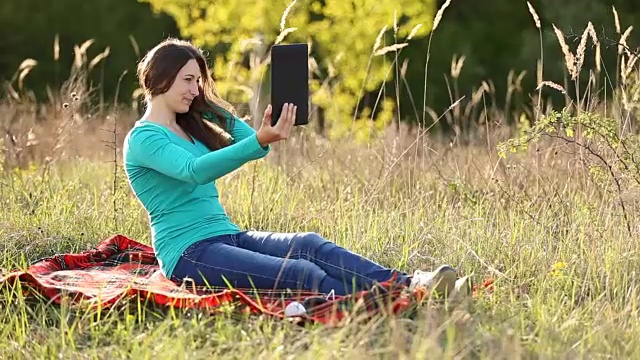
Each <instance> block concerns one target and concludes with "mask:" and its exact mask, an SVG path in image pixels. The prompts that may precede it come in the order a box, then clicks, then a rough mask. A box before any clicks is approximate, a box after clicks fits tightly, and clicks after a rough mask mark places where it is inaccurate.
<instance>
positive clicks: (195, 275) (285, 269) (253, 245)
mask: <svg viewBox="0 0 640 360" xmlns="http://www.w3.org/2000/svg"><path fill="white" fill-rule="evenodd" d="M394 274H396V276H397V280H396V281H397V282H405V283H408V282H409V281H410V277H409V275H407V274H405V273H402V272H399V271H396V270H394V269H389V268H385V267H383V266H381V265H378V264H376V263H375V262H373V261H371V260H369V259H366V258H364V257H362V256H360V255H357V254H354V253H352V252H350V251H348V250H346V249H344V248H342V247H340V246H337V245H336V244H334V243H332V242H330V241H328V240H326V239H324V238H323V237H322V236H320V235H318V234H316V233H272V232H257V231H245V232H241V233H238V234H233V235H221V236H216V237H213V238H210V239H205V240H201V241H199V242H196V243H194V244H193V245H191V246H190V247H188V248H187V249H186V250H185V251H184V253H183V254H182V256H181V257H180V260H179V261H178V263H177V265H176V267H175V269H174V271H173V274H172V276H171V279H172V280H173V281H176V282H181V281H182V280H183V279H184V278H190V279H191V280H193V281H194V282H195V283H196V284H197V285H200V286H216V287H227V286H228V285H231V286H233V287H236V288H256V289H292V290H310V291H319V292H322V293H330V292H331V291H332V290H333V291H334V293H335V294H336V295H346V294H351V293H354V292H357V291H360V290H364V289H367V288H370V287H371V286H373V285H374V284H375V283H376V282H383V281H386V280H389V279H390V278H391V277H392V276H393V275H394ZM227 282H228V283H227Z"/></svg>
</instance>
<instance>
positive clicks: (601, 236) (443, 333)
mask: <svg viewBox="0 0 640 360" xmlns="http://www.w3.org/2000/svg"><path fill="white" fill-rule="evenodd" d="M297 140H298V139H294V140H292V141H291V143H290V144H286V145H279V146H277V147H276V149H274V152H273V154H271V156H270V157H269V158H268V159H267V160H266V161H260V162H256V163H252V164H251V165H249V166H246V167H244V168H242V169H241V170H239V171H237V172H235V173H233V174H231V175H229V176H228V177H227V178H225V179H222V180H220V181H219V186H220V189H221V192H222V194H223V200H222V201H223V202H224V205H225V206H226V208H227V209H228V211H229V213H230V215H231V216H232V217H233V219H234V220H235V221H237V222H238V224H239V225H240V226H242V227H245V228H246V227H253V228H259V229H266V230H272V231H307V230H311V231H317V232H319V233H321V234H323V235H324V236H325V237H327V238H329V239H331V240H334V241H336V242H337V243H338V244H340V245H342V246H344V247H347V248H349V249H352V250H354V251H356V252H359V253H361V254H363V255H366V256H368V257H371V258H373V259H376V260H377V261H379V262H381V263H383V264H385V265H388V266H394V267H398V268H400V269H402V270H406V271H412V270H413V269H416V268H418V269H429V268H433V267H434V266H437V265H438V264H440V263H443V262H447V263H451V264H453V265H455V266H457V267H458V269H459V270H460V272H461V273H471V272H474V273H476V274H478V275H479V278H484V277H493V278H495V279H496V291H495V293H494V294H493V295H491V296H487V297H482V298H479V299H477V300H476V301H475V302H474V303H473V304H472V305H470V306H464V307H459V308H455V309H449V310H443V309H433V308H426V307H425V308H424V309H422V310H421V311H420V314H419V316H418V317H417V318H416V319H413V320H410V319H402V318H399V319H394V318H385V317H381V318H380V319H375V320H374V321H372V322H367V323H365V322H361V321H354V322H353V323H351V324H348V325H346V326H345V327H343V328H339V329H327V328H323V327H322V326H312V327H308V328H300V327H297V326H294V325H289V324H285V323H282V322H278V321H273V320H271V319H266V318H258V317H256V318H251V319H243V318H240V317H239V316H237V315H234V314H228V315H219V316H214V317H211V316H206V315H203V314H197V313H193V312H172V311H163V310H162V309H149V308H145V307H142V308H138V307H137V306H136V304H123V305H122V306H119V307H116V308H115V309H113V310H111V311H109V312H107V313H103V314H97V313H92V312H91V311H87V310H86V309H82V308H79V309H78V308H73V307H71V306H68V305H62V306H52V305H47V304H46V303H45V302H44V301H40V300H33V299H25V298H23V297H22V296H21V295H20V293H19V292H17V291H15V290H12V289H5V290H2V293H1V295H0V299H1V303H2V307H1V308H0V319H1V320H0V324H2V325H1V326H0V338H1V339H3V341H1V342H0V352H2V353H4V354H12V355H11V356H12V357H15V358H31V357H37V358H41V357H60V356H61V357H64V358H121V357H127V358H128V357H133V358H153V357H157V356H162V357H167V358H200V357H205V356H210V355H216V356H221V357H222V356H224V357H229V358H263V357H267V358H293V357H295V358H298V357H303V358H304V357H314V358H334V357H337V356H340V357H343V356H348V357H353V358H363V357H370V356H375V357H382V358H453V357H461V356H465V355H466V356H470V357H472V358H475V357H482V358H485V357H486V358H515V357H519V356H523V357H554V358H557V357H569V358H574V357H583V356H587V357H609V356H611V357H616V358H620V357H627V356H630V355H631V354H633V353H635V352H636V351H637V350H638V342H637V340H636V339H635V336H633V334H634V333H636V332H637V331H638V330H640V329H639V326H638V321H639V320H640V317H639V316H638V309H637V305H638V304H637V300H636V299H637V298H638V287H637V284H636V280H635V275H634V274H635V273H634V272H633V271H632V270H631V269H634V268H635V266H634V265H635V263H636V261H637V259H636V255H635V254H636V253H637V252H638V250H639V249H638V245H637V243H635V242H633V241H630V238H629V237H628V234H627V232H626V230H625V228H624V226H621V219H620V215H619V209H618V208H617V207H616V204H615V201H614V199H613V198H610V197H608V196H606V195H601V194H600V192H599V190H598V188H597V187H596V186H594V185H591V183H590V182H588V181H587V179H586V178H585V176H584V173H582V172H581V171H579V167H577V166H576V167H572V166H571V165H569V164H571V161H569V160H571V157H570V156H567V155H565V154H563V153H562V152H561V153H559V154H555V153H556V151H555V150H553V149H552V148H550V150H544V151H539V152H535V153H533V154H528V155H521V156H519V157H516V158H513V159H510V160H509V162H508V165H509V166H508V167H507V166H503V167H498V168H497V169H498V170H495V155H494V154H493V152H490V151H488V150H487V149H486V148H469V147H464V148H453V149H449V148H448V147H443V148H442V149H439V148H436V149H434V151H435V153H434V151H429V152H424V153H422V152H420V154H422V156H420V157H419V158H414V157H405V158H403V159H401V160H399V161H398V162H396V163H395V167H394V168H393V169H392V170H391V171H388V170H389V164H390V163H392V160H393V159H394V156H397V153H396V155H394V154H393V153H391V154H388V155H387V157H388V159H387V160H383V159H382V156H383V154H384V153H383V150H384V149H385V148H384V147H382V146H380V147H373V148H371V149H369V150H365V149H360V150H357V149H353V148H351V149H345V148H344V147H346V145H343V146H340V145H332V144H326V143H318V144H317V145H314V146H309V145H308V144H309V143H314V142H313V141H309V140H308V139H307V140H304V141H305V142H306V143H307V147H306V150H305V151H306V152H307V155H306V156H305V157H303V156H302V155H296V154H299V152H298V149H299V143H300V141H298V143H296V141H297ZM321 153H324V155H323V156H321V157H318V156H317V155H318V154H321ZM282 154H286V155H282ZM279 155H281V156H282V158H283V159H286V160H278V157H279ZM534 157H535V158H536V161H535V162H534ZM301 158H306V159H307V161H306V162H304V161H302V160H303V159H301ZM313 159H316V160H313ZM303 163H304V164H305V165H301V164H303ZM534 163H537V164H539V165H538V168H536V167H533V166H532V164H534ZM554 164H555V165H554ZM385 172H388V173H389V175H388V176H387V177H386V178H385V177H380V176H379V174H380V173H385ZM119 176H122V174H120V175H119ZM121 178H122V177H121ZM2 184H3V186H2V189H3V190H2V192H3V195H2V200H0V201H1V206H2V208H3V209H4V211H3V212H2V214H1V215H0V223H2V224H3V226H2V230H1V231H2V235H1V238H0V239H1V242H0V244H1V245H0V246H2V249H3V251H2V254H3V255H2V260H1V263H0V264H1V266H2V268H5V269H12V268H15V267H21V266H24V261H25V260H33V259H35V258H38V257H40V256H46V255H50V254H53V253H56V252H65V251H78V250H82V249H84V248H87V247H90V246H92V245H93V244H95V243H97V242H98V241H100V240H102V239H104V238H105V237H107V236H109V235H111V234H113V233H116V232H118V233H123V234H126V235H128V236H131V237H133V238H135V239H138V240H140V241H143V242H148V241H149V238H148V229H147V223H146V218H145V216H144V212H143V211H142V209H141V207H140V206H139V205H138V204H137V202H136V201H135V199H133V197H132V195H130V192H129V189H128V188H127V187H126V184H125V183H122V182H120V183H119V184H118V187H117V188H116V189H117V192H116V194H115V195H114V194H113V193H112V191H113V165H112V164H109V163H100V162H91V161H82V160H75V161H69V162H67V163H59V164H58V165H56V166H55V167H53V168H52V170H51V171H49V172H48V173H47V174H45V173H44V172H43V171H42V170H41V168H38V167H33V168H31V169H26V170H15V171H13V172H11V173H8V174H6V175H4V177H3V178H2ZM113 196H116V197H117V198H118V199H119V200H118V202H117V205H118V207H117V209H116V210H115V218H114V209H113V207H112V202H111V201H110V199H111V198H112V197H113ZM630 215H631V216H632V219H633V220H632V223H636V222H637V218H638V216H637V215H638V214H637V212H633V213H632V214H630Z"/></svg>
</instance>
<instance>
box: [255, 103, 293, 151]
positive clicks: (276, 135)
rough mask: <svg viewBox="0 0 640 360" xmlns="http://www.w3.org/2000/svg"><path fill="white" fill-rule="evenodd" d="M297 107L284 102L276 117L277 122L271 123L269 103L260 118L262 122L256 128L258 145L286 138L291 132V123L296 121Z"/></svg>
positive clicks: (265, 144)
mask: <svg viewBox="0 0 640 360" xmlns="http://www.w3.org/2000/svg"><path fill="white" fill-rule="evenodd" d="M297 110H298V107H297V106H295V105H293V104H289V103H287V104H284V106H283V107H282V114H281V115H280V118H279V119H278V122H277V123H276V124H275V125H274V126H272V125H271V113H272V109H271V104H269V106H267V109H266V110H265V111H264V117H263V118H262V124H261V125H260V129H258V132H257V137H258V142H259V143H260V145H262V146H263V147H264V146H267V145H268V144H271V143H273V142H276V141H280V140H284V139H288V138H289V135H290V134H291V129H292V128H293V124H294V123H295V122H296V111H297Z"/></svg>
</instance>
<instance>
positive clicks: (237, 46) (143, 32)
mask: <svg viewBox="0 0 640 360" xmlns="http://www.w3.org/2000/svg"><path fill="white" fill-rule="evenodd" d="M530 3H531V4H532V5H533V7H534V8H535V10H536V12H537V14H538V15H539V17H540V20H541V24H542V31H543V37H542V47H543V49H542V50H543V53H544V74H543V77H544V79H545V80H551V81H554V82H557V83H560V84H564V83H565V79H566V69H565V65H564V56H563V53H562V51H561V50H560V47H559V46H558V40H557V38H556V37H555V35H554V32H553V29H552V24H555V25H556V26H557V27H558V28H559V29H561V30H562V31H563V32H564V33H565V35H569V39H567V42H568V43H569V45H570V46H571V47H572V49H575V46H576V44H577V42H578V41H579V37H580V35H581V34H582V31H583V30H584V28H585V26H586V25H587V23H588V22H589V21H591V22H592V24H593V26H594V28H595V31H596V32H597V34H598V36H599V38H600V40H601V42H602V49H601V52H602V61H603V63H604V65H603V67H604V68H606V69H608V70H609V75H611V72H613V71H614V69H615V68H616V51H617V46H616V45H615V42H616V41H617V39H618V38H619V35H617V34H616V29H615V25H614V17H613V12H612V6H615V7H616V9H617V12H618V15H619V18H620V23H621V26H622V31H624V30H625V29H626V28H627V27H628V26H629V25H633V24H636V23H639V21H638V20H640V3H638V2H637V1H633V0H563V1H561V2H559V1H556V0H531V1H530ZM443 4H444V1H441V0H438V1H436V0H402V1H398V0H395V1H391V0H389V1H386V0H385V1H379V0H375V1H374V0H297V1H295V3H293V4H292V2H290V1H253V0H234V1H218V0H208V1H199V2H193V1H189V0H140V1H136V0H92V1H80V0H55V1H42V0H3V1H2V2H0V32H1V33H2V34H3V35H2V37H1V38H0V80H3V82H6V81H8V82H12V81H13V84H14V85H13V86H14V87H15V79H16V75H17V72H16V71H17V68H18V66H19V65H20V64H21V62H22V61H23V60H24V59H26V58H32V59H35V60H36V61H37V62H38V64H37V65H36V66H35V67H33V69H32V70H31V71H30V73H29V75H28V76H26V77H25V79H24V86H25V88H29V89H33V91H34V94H35V95H36V96H37V98H38V99H40V100H43V101H44V100H46V94H47V87H49V88H50V89H54V90H55V89H57V88H59V86H60V84H61V83H62V82H63V81H64V80H65V79H66V78H67V77H68V76H69V71H70V69H71V67H72V64H73V61H74V56H75V54H74V46H79V45H80V44H82V43H83V42H85V41H86V40H88V39H94V42H93V43H92V44H90V46H89V47H88V48H87V49H86V54H87V58H88V59H89V60H91V59H93V58H95V57H96V56H98V55H99V54H101V53H103V52H105V50H106V49H107V48H108V56H106V57H104V59H103V60H102V61H100V63H99V64H97V65H96V66H95V68H94V70H93V71H92V73H91V76H90V79H91V81H92V83H93V84H94V86H100V92H99V93H100V94H102V95H103V96H104V97H105V98H106V99H109V100H113V97H114V96H116V94H118V101H120V102H127V103H130V102H131V99H132V94H133V93H134V91H135V89H136V88H137V83H136V78H135V65H136V61H137V60H138V59H139V57H140V56H141V55H142V54H144V52H145V51H146V50H148V49H149V48H150V47H152V46H153V45H154V44H156V43H157V42H158V41H160V40H162V39H163V38H165V37H167V36H176V37H184V38H190V39H192V40H194V41H195V42H196V43H197V44H199V45H201V46H202V47H204V48H205V49H207V50H208V52H209V54H210V56H211V58H212V68H213V69H214V76H215V77H216V78H217V80H218V82H219V85H220V88H221V90H223V91H222V92H223V94H224V95H226V97H228V98H229V100H230V101H232V102H233V103H236V104H239V105H240V108H241V109H243V112H245V113H248V112H249V111H250V110H251V109H252V108H253V107H252V106H251V105H253V104H252V103H251V100H252V99H255V97H252V96H251V95H252V94H256V93H258V92H260V94H261V95H262V96H265V95H266V92H265V91H266V90H265V89H268V86H265V85H268V72H267V71H266V70H267V69H268V64H267V58H268V56H267V53H268V52H267V50H268V46H269V45H272V44H274V43H275V42H277V41H283V42H306V41H311V42H312V44H313V45H312V54H311V55H312V56H313V57H314V59H316V60H317V64H316V65H317V67H316V68H314V71H315V73H314V76H313V78H314V82H313V84H312V87H313V90H314V91H315V94H316V95H315V98H314V102H315V103H317V104H319V106H320V109H319V110H318V111H319V116H318V118H317V119H318V122H320V123H322V122H323V121H327V122H331V125H332V128H333V129H334V130H333V131H334V132H336V134H337V133H340V132H345V131H348V130H349V129H352V126H353V123H352V122H351V121H349V119H350V118H357V119H359V120H358V121H357V122H356V124H357V125H356V127H363V128H367V127H370V126H371V124H372V123H373V124H382V125H384V124H386V123H388V121H390V120H391V119H392V118H394V117H399V118H400V119H401V121H407V122H416V121H420V120H421V119H422V118H423V116H424V106H423V101H424V102H425V104H426V106H428V107H430V108H432V109H433V113H435V114H440V113H442V112H443V111H445V110H446V109H447V108H448V107H449V106H450V105H451V104H452V102H454V101H456V100H457V99H458V98H459V97H461V96H462V95H464V96H465V99H464V100H463V101H472V95H473V92H474V91H475V90H477V89H478V88H479V87H480V86H481V84H482V82H483V81H485V82H486V83H487V84H490V85H491V87H492V88H493V94H495V97H494V99H492V101H493V102H495V105H496V106H498V107H506V110H507V112H513V114H514V116H517V114H518V112H519V111H520V108H521V107H522V106H523V105H528V104H529V103H530V102H531V99H530V96H531V95H533V94H535V88H536V86H537V80H536V66H537V61H538V59H539V58H540V54H541V51H540V39H539V35H538V29H537V28H536V26H535V24H534V21H533V19H532V16H531V14H530V13H529V10H528V8H527V4H526V1H513V0H491V1H482V2H480V1H475V0H453V1H451V3H450V4H449V6H448V8H447V9H446V11H445V12H444V16H443V18H442V20H441V21H440V23H439V24H438V28H437V29H436V30H435V32H433V37H430V33H431V31H432V28H433V20H434V17H435V14H436V11H437V10H438V8H440V7H441V6H442V5H443ZM287 7H289V9H288V10H285V9H287ZM283 12H288V14H287V16H286V19H285V21H284V22H282V20H283V18H282V14H283ZM385 26H386V29H385V30H386V31H384V32H382V31H381V30H382V29H383V27H385ZM287 29H288V30H287ZM283 30H284V33H283ZM283 34H284V35H285V36H281V37H280V39H278V36H279V35H283ZM571 34H574V35H575V38H572V37H571V36H570V35H571ZM56 36H57V40H56ZM635 39H637V36H636V34H634V33H633V32H632V34H631V36H630V39H629V40H628V43H629V44H637V41H635ZM56 41H57V44H58V45H59V54H56V53H55V51H54V44H56ZM376 43H378V46H377V47H376V48H375V49H373V47H375V45H376ZM402 43H406V44H407V45H406V46H404V47H402V46H397V47H396V48H389V46H392V45H393V44H402ZM372 50H373V51H372ZM375 50H378V51H380V50H382V51H381V52H382V53H383V54H382V55H379V56H372V53H373V52H375ZM396 50H397V51H398V52H396ZM427 52H428V53H429V63H428V83H427V93H426V95H425V94H424V78H425V62H426V61H427ZM396 56H397V59H396ZM593 59H594V57H593V49H592V48H590V47H589V48H588V49H587V56H585V66H584V68H585V69H589V68H592V67H593V65H594V64H593ZM452 60H454V63H453V64H452ZM394 61H395V64H397V67H396V66H393V64H394ZM456 65H457V66H456ZM230 67H233V70H232V71H230V70H229V69H230ZM458 70H459V71H458ZM124 71H127V73H126V74H125V75H124V76H123V77H122V82H121V84H120V89H119V91H117V87H118V81H119V78H120V76H121V75H122V74H123V72H124ZM585 71H586V70H585ZM601 76H603V77H604V76H606V72H603V73H602V74H601ZM261 78H264V79H265V82H264V83H262V86H260V85H259V84H258V82H257V80H259V79H261ZM394 79H396V80H398V81H397V82H394ZM587 80H588V76H584V77H583V78H582V79H581V81H583V82H586V81H587ZM510 82H511V85H510ZM516 82H517V86H516V87H517V88H518V89H517V90H518V91H517V94H515V95H513V96H512V97H511V98H509V97H508V96H507V94H508V93H509V92H513V86H514V85H513V83H516ZM382 84H384V86H383V90H384V92H383V93H382V94H380V93H379V89H380V86H381V85H382ZM510 87H511V89H510ZM3 91H4V92H6V91H7V88H6V87H3ZM549 95H551V94H549ZM557 101H564V100H563V99H557ZM397 102H399V104H400V108H399V109H396V108H395V107H394V106H393V104H395V103H397ZM559 104H560V103H559ZM367 119H375V120H376V121H375V122H371V121H367ZM430 121H433V119H432V118H430V117H426V121H425V122H427V123H429V122H430Z"/></svg>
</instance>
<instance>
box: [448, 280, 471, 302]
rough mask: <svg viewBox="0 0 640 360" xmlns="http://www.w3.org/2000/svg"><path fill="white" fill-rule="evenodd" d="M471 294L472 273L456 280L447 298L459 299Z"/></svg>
mask: <svg viewBox="0 0 640 360" xmlns="http://www.w3.org/2000/svg"><path fill="white" fill-rule="evenodd" d="M472 295H473V274H472V275H466V276H463V277H461V278H460V279H458V280H456V283H455V285H454V287H453V291H452V292H451V294H450V296H449V298H450V299H454V300H456V301H461V300H464V299H467V298H470V297H471V296H472Z"/></svg>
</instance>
